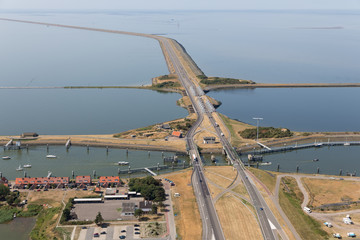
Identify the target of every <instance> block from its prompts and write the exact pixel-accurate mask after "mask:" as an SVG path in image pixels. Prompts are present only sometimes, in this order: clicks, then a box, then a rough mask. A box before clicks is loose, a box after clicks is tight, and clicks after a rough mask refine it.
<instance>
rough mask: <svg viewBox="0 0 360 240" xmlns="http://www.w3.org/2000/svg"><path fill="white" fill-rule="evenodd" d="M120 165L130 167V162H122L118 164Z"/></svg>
mask: <svg viewBox="0 0 360 240" xmlns="http://www.w3.org/2000/svg"><path fill="white" fill-rule="evenodd" d="M118 164H119V165H128V164H129V162H124V161H120V162H118Z"/></svg>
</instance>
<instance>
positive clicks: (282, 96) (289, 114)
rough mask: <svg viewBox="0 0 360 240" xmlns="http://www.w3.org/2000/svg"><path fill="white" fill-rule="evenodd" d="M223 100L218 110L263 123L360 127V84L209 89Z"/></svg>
mask: <svg viewBox="0 0 360 240" xmlns="http://www.w3.org/2000/svg"><path fill="white" fill-rule="evenodd" d="M208 95H209V96H211V97H213V98H215V99H217V100H220V101H221V102H222V105H221V106H220V108H218V112H220V113H223V114H225V115H227V116H229V117H230V118H234V119H239V120H240V121H242V122H246V123H249V124H252V125H256V121H255V120H253V119H252V118H253V117H262V118H263V119H264V120H262V121H260V123H259V124H260V126H273V127H285V128H289V129H291V130H294V131H304V132H307V131H325V132H330V131H349V132H351V131H360V125H359V122H360V112H359V111H357V110H356V109H357V108H358V103H359V102H360V88H258V89H233V90H218V91H212V92H210V93H208Z"/></svg>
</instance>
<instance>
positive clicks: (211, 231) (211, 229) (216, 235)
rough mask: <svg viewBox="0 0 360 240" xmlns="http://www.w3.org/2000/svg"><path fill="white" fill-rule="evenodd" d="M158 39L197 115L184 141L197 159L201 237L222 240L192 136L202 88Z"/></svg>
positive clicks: (200, 112) (201, 111)
mask: <svg viewBox="0 0 360 240" xmlns="http://www.w3.org/2000/svg"><path fill="white" fill-rule="evenodd" d="M160 41H162V43H163V45H164V46H165V48H166V50H167V52H168V54H169V58H170V60H171V62H172V64H173V67H174V70H175V72H176V74H177V75H178V77H179V80H180V82H181V84H182V85H183V87H184V88H185V91H186V94H187V95H188V96H189V98H190V101H191V103H192V105H193V107H194V110H195V112H196V114H197V115H198V118H197V120H196V122H195V123H194V124H193V126H192V128H191V129H190V130H189V131H188V133H187V135H186V143H187V148H188V151H189V153H190V156H193V155H195V156H196V159H197V161H194V162H193V165H194V171H193V175H192V183H193V187H194V192H195V195H196V198H197V200H198V205H199V210H200V215H201V219H202V223H203V236H202V238H203V239H204V240H211V239H216V240H222V239H225V237H224V233H223V231H222V228H221V225H220V221H219V218H218V216H217V213H216V210H215V207H214V204H213V202H212V199H211V196H210V192H209V188H208V186H207V183H206V180H205V177H204V173H203V166H202V161H201V158H200V154H199V151H198V148H197V145H196V144H195V143H194V138H193V136H194V133H195V130H196V129H197V128H198V126H200V124H201V122H202V121H203V119H204V106H203V105H202V103H200V102H199V98H198V97H197V96H199V94H203V92H202V90H199V88H198V87H197V86H195V85H194V83H193V81H191V80H190V79H189V75H188V73H187V72H186V70H185V68H184V67H183V65H182V64H181V62H180V60H179V58H178V57H177V55H176V54H175V52H174V48H173V47H172V46H171V45H170V42H169V41H171V40H170V39H161V40H160ZM192 160H194V159H192Z"/></svg>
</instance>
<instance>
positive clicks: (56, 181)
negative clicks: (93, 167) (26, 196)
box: [14, 176, 121, 188]
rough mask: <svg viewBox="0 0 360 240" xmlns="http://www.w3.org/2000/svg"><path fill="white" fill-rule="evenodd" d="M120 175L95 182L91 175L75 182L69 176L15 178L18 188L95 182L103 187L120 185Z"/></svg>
mask: <svg viewBox="0 0 360 240" xmlns="http://www.w3.org/2000/svg"><path fill="white" fill-rule="evenodd" d="M120 183H121V182H120V177H119V176H101V177H99V179H98V182H97V183H96V182H94V181H93V180H92V179H91V176H76V178H75V182H70V178H69V177H23V178H16V179H15V186H14V187H16V188H25V187H26V186H28V185H38V186H44V187H46V186H50V185H56V187H60V188H61V187H66V186H68V185H70V184H74V185H75V186H77V187H86V186H90V185H93V184H98V185H99V186H101V187H108V186H118V185H119V184H120Z"/></svg>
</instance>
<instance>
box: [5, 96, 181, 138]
mask: <svg viewBox="0 0 360 240" xmlns="http://www.w3.org/2000/svg"><path fill="white" fill-rule="evenodd" d="M179 98H181V95H180V94H177V93H160V92H156V91H151V90H140V89H0V102H2V103H4V104H3V105H2V107H1V118H0V122H1V124H0V135H20V134H21V133H23V132H37V133H38V134H60V135H63V134H69V135H72V134H105V133H108V134H111V133H119V132H123V131H126V130H129V129H134V128H139V127H144V126H148V125H151V124H155V123H162V122H164V121H170V120H173V119H177V118H183V117H185V116H186V115H187V110H185V109H183V108H181V107H179V106H177V105H176V101H177V100H178V99H179Z"/></svg>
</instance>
